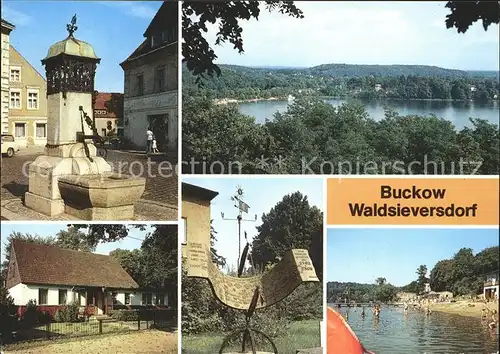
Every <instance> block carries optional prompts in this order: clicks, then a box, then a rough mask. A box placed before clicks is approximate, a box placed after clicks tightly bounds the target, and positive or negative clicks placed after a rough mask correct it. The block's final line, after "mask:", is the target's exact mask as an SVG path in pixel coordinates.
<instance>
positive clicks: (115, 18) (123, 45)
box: [2, 0, 161, 93]
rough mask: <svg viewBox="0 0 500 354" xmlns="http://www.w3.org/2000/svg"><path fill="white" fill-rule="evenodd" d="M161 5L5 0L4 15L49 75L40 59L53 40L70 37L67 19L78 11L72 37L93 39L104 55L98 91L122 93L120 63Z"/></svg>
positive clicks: (17, 43) (24, 49) (22, 48)
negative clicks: (76, 28) (75, 28)
mask: <svg viewBox="0 0 500 354" xmlns="http://www.w3.org/2000/svg"><path fill="white" fill-rule="evenodd" d="M160 6H161V2H132V1H130V2H129V1H127V2H118V1H24V0H10V1H9V0H2V18H3V19H4V20H7V21H9V22H11V23H12V24H14V25H15V26H16V28H15V29H14V30H13V31H12V32H11V34H10V42H11V44H12V45H13V46H14V47H15V48H16V49H17V50H18V51H19V52H20V53H21V55H22V56H24V57H25V58H26V59H27V60H28V61H29V62H30V64H31V65H33V66H34V67H35V69H37V71H38V72H39V73H40V74H42V75H43V76H44V77H45V69H44V68H43V66H42V64H41V62H40V61H41V60H42V59H43V58H44V57H45V56H46V55H47V51H48V49H49V48H50V46H51V45H52V44H54V43H56V42H58V41H61V40H63V39H65V38H66V37H67V35H68V32H67V31H66V24H68V23H69V22H70V21H71V18H72V17H73V15H74V14H76V15H77V23H76V24H77V26H78V30H77V31H76V32H75V34H74V36H75V37H76V38H77V39H80V40H82V41H85V42H88V43H89V44H91V45H92V46H93V47H94V50H95V53H96V55H97V56H98V57H99V58H101V63H100V64H99V65H98V67H97V73H96V83H95V88H96V90H97V91H100V92H121V93H123V85H124V75H123V70H122V68H121V67H120V65H119V64H120V63H121V62H123V61H124V60H125V59H127V57H128V56H129V55H130V54H132V52H133V51H134V50H135V49H136V48H137V47H138V46H139V45H140V44H141V43H142V41H143V40H144V37H143V34H144V32H145V30H146V28H147V27H148V26H149V23H150V22H151V20H152V19H153V17H154V16H155V14H156V12H157V11H158V9H159V8H160Z"/></svg>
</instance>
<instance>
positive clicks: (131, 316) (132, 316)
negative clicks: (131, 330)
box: [111, 310, 139, 321]
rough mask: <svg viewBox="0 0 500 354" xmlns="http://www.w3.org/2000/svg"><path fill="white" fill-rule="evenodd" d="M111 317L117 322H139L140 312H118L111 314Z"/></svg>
mask: <svg viewBox="0 0 500 354" xmlns="http://www.w3.org/2000/svg"><path fill="white" fill-rule="evenodd" d="M111 317H112V318H113V319H115V320H117V321H138V320H139V311H138V310H116V311H112V312H111Z"/></svg>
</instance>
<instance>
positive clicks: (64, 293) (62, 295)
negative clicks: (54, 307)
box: [59, 289, 68, 305]
mask: <svg viewBox="0 0 500 354" xmlns="http://www.w3.org/2000/svg"><path fill="white" fill-rule="evenodd" d="M67 300H68V290H66V289H59V305H66V302H67Z"/></svg>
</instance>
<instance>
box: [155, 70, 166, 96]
mask: <svg viewBox="0 0 500 354" xmlns="http://www.w3.org/2000/svg"><path fill="white" fill-rule="evenodd" d="M155 86H156V92H162V91H165V67H164V66H162V67H159V68H157V69H156V73H155Z"/></svg>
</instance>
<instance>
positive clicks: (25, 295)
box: [9, 284, 168, 306]
mask: <svg viewBox="0 0 500 354" xmlns="http://www.w3.org/2000/svg"><path fill="white" fill-rule="evenodd" d="M39 288H43V289H48V294H47V302H48V303H47V304H41V305H47V306H57V305H59V289H66V290H67V291H68V296H67V303H68V304H69V303H72V302H73V301H76V300H77V299H78V295H77V292H76V291H71V287H54V286H42V287H40V286H35V285H26V284H17V285H16V286H14V287H12V288H10V289H9V294H10V296H12V298H13V299H14V304H15V305H18V306H24V305H26V304H27V303H28V301H29V300H35V301H36V303H37V305H40V304H39V303H38V289H39ZM126 292H127V291H119V292H117V296H116V298H117V300H118V302H119V303H120V304H123V305H124V304H125V293H126ZM128 293H129V294H130V305H133V306H140V305H142V293H141V292H136V293H132V292H128ZM85 297H86V294H85V293H82V294H81V299H80V306H85ZM112 303H113V298H112V294H111V292H109V293H108V304H109V305H111V304H112ZM155 303H156V294H155V293H153V304H155ZM165 304H166V305H167V304H168V296H167V295H166V294H165Z"/></svg>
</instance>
